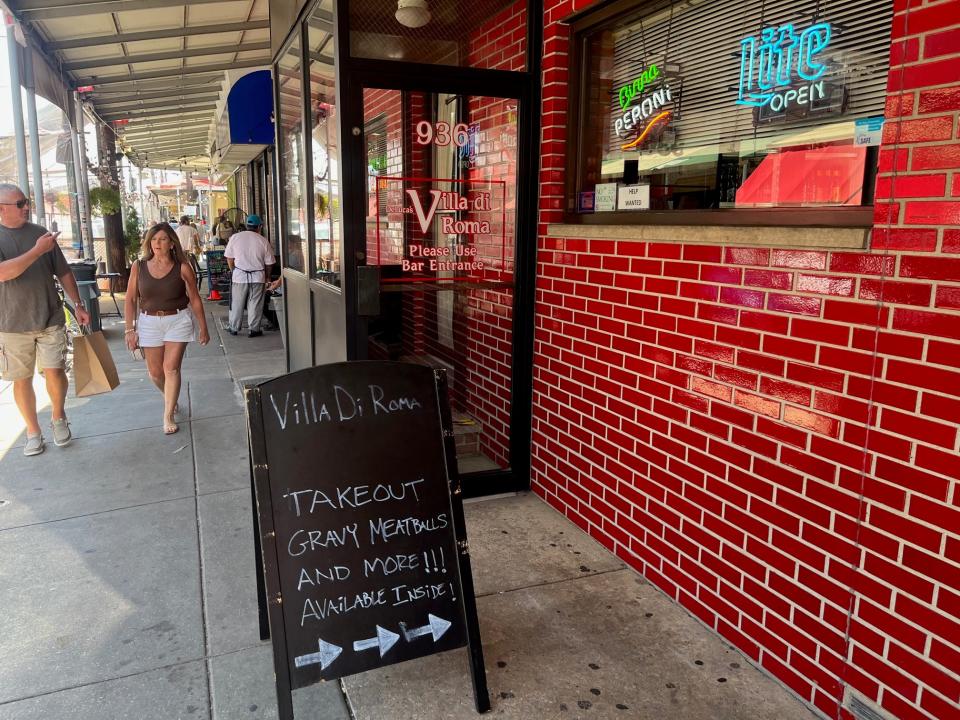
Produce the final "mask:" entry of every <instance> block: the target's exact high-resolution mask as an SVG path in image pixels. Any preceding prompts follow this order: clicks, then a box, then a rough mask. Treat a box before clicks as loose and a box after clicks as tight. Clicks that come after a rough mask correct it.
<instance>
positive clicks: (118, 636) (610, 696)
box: [0, 304, 812, 720]
mask: <svg viewBox="0 0 960 720" xmlns="http://www.w3.org/2000/svg"><path fill="white" fill-rule="evenodd" d="M225 310H226V309H225V308H223V307H222V306H219V305H213V304H211V305H208V312H210V314H211V322H210V327H211V329H213V328H216V332H212V333H211V335H212V337H213V339H212V342H211V343H210V345H208V346H207V347H206V348H200V347H199V346H197V345H193V346H191V347H190V350H189V351H188V354H187V358H186V360H185V362H184V368H183V379H184V395H183V396H182V400H181V407H183V408H184V409H185V411H184V413H183V416H182V422H181V425H180V427H181V430H180V432H178V433H177V434H175V435H171V436H165V435H163V433H162V428H161V405H160V396H159V393H158V392H157V391H156V390H155V389H154V388H153V386H152V385H151V384H150V381H149V379H148V378H147V375H146V371H145V368H144V366H143V363H142V362H137V361H133V360H132V359H131V358H130V355H129V353H127V352H126V350H125V349H123V348H122V346H121V344H122V327H121V326H120V324H119V321H114V322H113V323H112V324H108V325H107V329H106V334H107V336H108V338H109V340H110V344H111V347H112V349H113V352H114V357H115V359H116V361H117V366H118V369H119V371H120V377H121V384H120V387H118V388H117V389H116V390H114V391H113V392H111V393H108V394H105V395H99V396H96V397H92V398H85V399H76V398H71V399H70V400H69V402H68V414H69V417H70V421H71V423H72V425H73V430H74V434H75V436H76V440H75V441H74V443H73V444H72V445H71V446H69V447H67V448H57V447H54V446H53V445H52V444H50V445H48V448H47V450H46V452H45V453H43V454H42V455H40V456H37V457H24V456H23V454H22V452H21V446H22V444H23V439H24V438H23V425H22V422H21V421H20V419H19V416H18V415H17V414H16V409H15V408H14V407H13V404H12V403H13V398H12V393H11V392H10V389H9V388H8V387H7V388H0V418H2V423H0V608H2V612H0V720H176V719H184V720H186V719H188V718H190V719H196V718H209V719H210V720H238V719H241V718H251V719H254V718H263V719H275V718H276V717H277V709H276V695H275V690H274V685H273V660H272V649H271V646H270V644H269V642H261V641H260V638H259V629H258V622H257V617H258V616H257V604H256V594H255V593H256V582H255V575H254V562H253V529H252V520H251V518H252V509H251V500H250V480H249V470H248V460H247V451H246V443H247V440H246V426H245V420H244V415H243V407H242V404H241V396H240V392H239V390H238V386H237V384H236V382H235V380H236V379H238V378H254V377H266V376H270V375H273V374H277V373H279V372H281V371H282V369H283V363H284V361H283V349H282V346H281V341H280V336H279V334H278V333H268V334H266V335H264V336H263V337H261V338H255V339H251V338H246V337H243V336H238V337H232V336H230V335H228V334H227V333H226V332H225V331H224V330H223V328H222V323H221V322H220V317H221V316H222V315H223V314H224V313H225ZM38 392H39V393H40V397H41V398H43V397H45V395H44V394H43V389H42V382H41V383H39V384H38ZM44 420H46V421H48V420H49V410H47V411H46V415H45V417H44ZM466 517H467V531H468V533H469V536H470V545H471V548H472V554H473V568H474V579H475V582H476V589H477V596H478V611H479V616H480V625H481V633H482V638H483V644H484V653H485V655H486V667H487V677H488V682H489V686H490V694H491V699H492V703H493V713H494V714H496V715H497V716H498V717H503V718H507V719H509V720H534V719H539V718H570V719H574V718H584V719H586V718H594V719H596V718H623V719H627V718H631V719H632V718H641V717H642V718H664V719H669V720H716V719H718V718H723V719H728V718H729V719H730V720H750V719H753V718H756V719H758V720H759V719H761V718H762V719H764V720H767V719H769V718H777V719H778V720H809V718H811V717H812V714H811V713H810V711H809V710H808V709H806V708H805V707H804V706H803V705H802V704H801V703H800V702H799V701H797V700H796V699H795V698H794V697H793V696H791V695H790V694H789V693H788V692H787V691H786V690H785V689H784V688H782V687H781V686H779V685H778V684H777V683H776V682H774V681H773V680H771V679H770V678H769V677H768V676H766V675H763V674H761V673H760V672H759V671H757V670H756V669H755V668H753V667H752V666H751V665H750V664H749V661H748V660H746V659H744V658H743V657H742V656H741V655H740V654H739V653H737V652H736V651H734V650H732V649H731V648H730V647H729V646H727V645H726V644H725V643H724V642H723V641H722V640H721V639H720V638H718V637H717V636H716V635H715V634H714V633H712V632H710V631H709V630H707V629H706V628H705V627H703V626H702V625H701V624H700V623H699V622H698V621H696V620H694V619H693V618H692V617H690V616H689V615H687V614H686V613H685V611H684V610H682V609H681V608H680V607H679V606H677V605H676V604H674V603H672V602H671V601H670V600H668V599H667V598H666V597H665V596H664V595H662V594H661V593H660V592H659V591H657V590H655V589H654V588H653V587H651V586H650V585H649V584H648V583H646V582H645V581H644V580H643V579H642V578H640V577H639V576H638V575H637V574H636V573H634V572H633V571H632V570H630V569H629V568H626V567H624V566H623V565H622V564H621V563H620V562H619V561H618V560H617V559H616V558H615V557H614V556H612V555H611V554H609V553H608V552H607V551H606V550H605V549H604V548H602V547H601V546H599V545H597V544H596V543H595V542H594V541H593V540H591V539H590V538H588V537H587V536H586V535H584V534H583V533H581V532H580V531H579V530H578V529H577V528H576V527H575V526H573V525H572V524H571V523H569V522H568V521H567V520H565V519H564V518H563V517H562V516H560V515H559V514H558V513H556V512H555V511H554V510H553V509H552V508H550V507H548V506H547V505H546V504H544V503H543V502H542V501H541V500H540V499H539V498H537V497H535V496H533V495H529V494H527V495H520V496H510V497H502V498H498V499H493V500H486V501H482V502H471V503H469V504H468V505H467V507H466ZM637 618H641V619H640V620H639V621H638V620H637ZM294 705H295V708H296V717H297V720H305V719H309V720H351V719H353V718H355V719H357V720H405V719H407V718H410V719H413V718H417V719H422V720H440V719H441V718H443V719H452V720H469V719H470V718H474V717H476V713H475V711H474V708H473V698H472V693H471V687H470V675H469V670H468V664H467V656H466V651H465V650H458V651H453V652H450V653H444V654H441V655H434V656H431V657H428V658H422V659H420V660H416V661H412V662H408V663H403V664H401V665H395V666H388V667H385V668H382V669H380V670H377V671H373V672H369V673H364V674H362V675H356V676H353V677H350V678H346V679H344V680H343V681H342V682H330V683H322V684H319V685H315V686H312V687H310V688H305V689H303V690H298V691H296V692H295V693H294ZM348 708H349V709H348Z"/></svg>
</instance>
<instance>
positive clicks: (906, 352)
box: [532, 0, 960, 719]
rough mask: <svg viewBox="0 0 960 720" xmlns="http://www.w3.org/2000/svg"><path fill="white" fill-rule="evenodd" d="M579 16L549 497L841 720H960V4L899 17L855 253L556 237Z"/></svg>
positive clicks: (542, 412) (555, 154) (556, 118)
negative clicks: (865, 719)
mask: <svg viewBox="0 0 960 720" xmlns="http://www.w3.org/2000/svg"><path fill="white" fill-rule="evenodd" d="M908 2H909V7H908ZM586 4H589V3H583V2H580V3H576V8H574V7H573V5H574V4H573V3H571V2H570V1H569V0H567V1H565V2H548V3H547V10H546V18H545V43H544V72H543V81H544V107H543V110H544V126H543V145H542V163H543V169H542V172H541V181H542V186H541V187H542V191H541V192H542V195H541V201H540V207H541V212H540V237H539V241H538V243H539V245H538V246H539V255H538V281H537V287H538V291H537V306H536V316H537V319H536V338H535V343H536V347H535V350H536V357H535V367H534V427H533V476H532V482H533V485H534V488H535V490H536V492H538V493H539V494H541V495H542V496H543V497H544V498H545V499H546V500H547V501H548V502H549V503H550V504H552V505H553V506H554V507H556V508H557V509H558V510H559V511H561V512H563V513H564V514H565V515H566V516H567V517H569V518H570V519H571V520H573V521H574V522H576V523H577V524H578V525H579V526H580V527H582V528H583V529H584V530H585V531H586V532H588V533H589V534H590V535H591V536H593V537H594V538H596V539H597V540H598V541H599V542H601V543H603V544H604V545H605V546H606V547H608V548H609V549H610V550H611V551H612V552H614V553H615V554H616V555H617V556H619V557H620V558H622V559H623V560H624V561H625V562H627V563H629V564H630V565H631V566H632V567H634V568H635V569H636V570H637V571H638V572H640V573H642V574H643V575H644V576H645V577H646V578H647V579H649V580H650V581H651V582H652V583H654V584H655V585H656V586H658V587H659V588H660V589H662V590H663V591H664V592H666V593H667V594H669V595H670V596H671V597H672V598H673V599H675V600H676V601H677V602H679V603H680V604H682V605H683V606H684V607H685V608H687V609H688V610H689V611H690V612H691V613H693V614H694V615H696V616H697V617H698V618H699V619H700V620H702V621H703V622H704V623H705V624H707V625H708V626H710V627H711V628H713V629H714V630H716V631H717V632H718V633H720V634H721V635H723V636H724V637H725V638H726V639H727V640H729V641H730V642H732V643H733V644H735V645H736V646H737V647H738V648H740V649H741V650H742V651H743V652H744V653H746V654H747V655H749V656H750V657H751V658H753V659H754V660H755V661H756V662H757V663H758V664H759V665H761V666H762V667H763V668H765V669H766V670H768V671H769V672H770V673H772V674H773V675H774V676H776V677H777V678H779V679H780V680H781V681H782V682H783V683H785V684H786V685H787V686H789V687H790V688H792V689H793V690H794V691H795V692H796V693H797V694H798V695H799V696H800V697H801V698H803V699H804V700H805V701H807V702H809V703H811V704H812V705H814V706H815V707H816V708H818V709H819V710H820V711H821V712H823V713H824V714H825V715H827V716H829V717H835V718H841V717H842V718H847V717H850V716H849V714H848V713H847V712H846V710H844V709H842V708H840V707H839V703H840V702H841V700H842V697H843V691H844V687H845V686H846V685H850V686H852V687H853V688H855V689H856V690H857V691H859V692H860V693H862V694H864V695H866V696H867V697H868V698H870V699H871V700H874V701H876V702H878V703H879V704H880V705H881V706H883V707H884V708H886V709H887V710H889V711H890V712H892V713H893V714H894V715H896V716H897V717H901V718H927V719H931V718H948V717H960V707H958V701H960V677H958V674H957V673H958V669H960V619H958V615H960V455H958V429H960V231H958V230H957V229H956V227H954V226H955V225H956V224H957V221H958V218H960V172H958V170H960V127H958V110H960V2H956V1H955V0H949V1H946V2H944V1H940V2H920V0H897V3H896V15H895V19H894V27H893V37H894V44H893V48H892V54H893V62H894V65H893V67H892V69H891V71H890V83H889V93H890V103H889V104H888V108H887V115H888V118H889V119H888V123H887V126H886V129H885V142H884V146H883V148H882V150H881V174H880V176H879V178H878V182H877V198H878V200H877V213H876V225H875V227H874V230H873V233H872V238H871V241H870V249H869V250H866V251H861V252H850V251H843V252H841V251H834V252H828V251H822V250H790V249H782V248H781V249H776V248H764V247H737V246H735V245H730V246H717V245H702V244H681V243H669V242H663V243H652V242H651V243H646V242H640V241H631V240H618V241H613V240H588V239H585V238H568V239H551V238H548V237H547V236H546V224H547V223H550V222H559V221H561V220H562V212H561V208H562V206H563V202H564V193H563V180H564V177H563V166H564V162H565V157H566V155H565V152H566V151H565V137H566V135H565V128H564V122H565V113H566V93H567V87H566V81H567V77H568V74H567V69H566V58H567V56H566V53H567V47H568V28H567V27H565V26H561V25H558V24H557V21H558V20H561V19H563V18H564V17H565V16H567V15H568V14H569V13H570V12H571V11H572V10H573V9H580V8H581V7H583V6H584V5H586ZM898 120H899V121H898ZM669 234H670V231H669V229H665V230H664V238H665V239H669Z"/></svg>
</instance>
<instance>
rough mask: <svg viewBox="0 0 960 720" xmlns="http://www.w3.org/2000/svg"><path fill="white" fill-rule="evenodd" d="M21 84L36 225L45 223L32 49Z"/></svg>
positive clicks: (27, 52) (26, 57) (27, 58)
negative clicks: (24, 104) (27, 128)
mask: <svg viewBox="0 0 960 720" xmlns="http://www.w3.org/2000/svg"><path fill="white" fill-rule="evenodd" d="M23 86H24V88H26V90H27V124H28V126H29V128H30V158H31V161H32V162H31V163H30V164H31V165H32V166H33V212H34V216H35V217H36V219H37V225H44V224H46V209H45V208H44V206H43V168H42V167H41V166H40V128H39V126H38V125H37V94H36V84H35V83H34V80H33V50H31V49H30V48H29V47H28V48H26V52H25V53H24V54H23Z"/></svg>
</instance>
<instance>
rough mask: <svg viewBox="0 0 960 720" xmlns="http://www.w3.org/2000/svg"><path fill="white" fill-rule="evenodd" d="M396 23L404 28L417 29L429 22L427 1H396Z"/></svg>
mask: <svg viewBox="0 0 960 720" xmlns="http://www.w3.org/2000/svg"><path fill="white" fill-rule="evenodd" d="M397 22H399V23H400V24H401V25H403V26H404V27H408V28H418V27H423V26H424V25H426V24H427V23H428V22H430V8H428V7H427V0H398V2H397Z"/></svg>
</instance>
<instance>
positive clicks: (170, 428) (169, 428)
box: [163, 420, 180, 435]
mask: <svg viewBox="0 0 960 720" xmlns="http://www.w3.org/2000/svg"><path fill="white" fill-rule="evenodd" d="M179 429H180V426H179V425H177V424H176V423H175V422H167V421H166V420H164V421H163V434H164V435H173V434H174V433H175V432H177V431H178V430H179Z"/></svg>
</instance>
